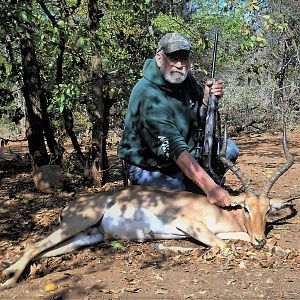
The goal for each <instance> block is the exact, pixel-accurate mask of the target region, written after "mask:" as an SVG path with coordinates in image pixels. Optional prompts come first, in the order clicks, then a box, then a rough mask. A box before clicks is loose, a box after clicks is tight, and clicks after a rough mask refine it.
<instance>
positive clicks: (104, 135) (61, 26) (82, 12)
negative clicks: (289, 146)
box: [0, 0, 300, 187]
mask: <svg viewBox="0 0 300 300" xmlns="http://www.w3.org/2000/svg"><path fill="white" fill-rule="evenodd" d="M298 7H299V1H298V0H284V1H280V0H275V1H273V0H270V1H264V0H262V1H259V0H250V1H242V0H232V1H222V0H220V1H206V0H202V1H185V0H184V1H178V0H177V1H176V0H172V1H171V0H163V1H154V0H144V1H141V0H140V1H127V0H118V1H113V0H106V1H97V0H88V1H86V0H55V1H51V0H37V1H34V0H23V1H18V0H11V1H2V2H1V4H0V20H1V23H0V39H1V47H0V52H1V55H0V118H1V119H0V141H1V145H5V144H7V143H9V142H11V141H16V140H23V139H24V140H26V141H28V149H29V150H28V151H29V155H28V157H29V160H30V164H31V166H32V167H34V166H42V165H47V164H61V163H62V161H63V160H64V159H65V157H64V153H65V151H64V150H65V149H64V145H65V143H66V140H69V141H71V144H72V147H73V148H74V157H75V160H76V163H77V165H79V168H81V169H82V170H83V172H82V174H83V177H84V178H85V179H86V180H87V182H88V183H90V184H91V185H94V186H98V187H100V186H102V185H103V184H105V183H106V182H108V181H109V179H110V175H109V170H110V166H109V164H108V157H107V156H108V155H107V150H108V149H109V148H111V147H112V148H113V147H115V146H116V144H117V143H118V141H119V139H120V136H121V132H122V129H123V121H124V116H125V113H126V108H127V102H128V98H129V94H130V91H131V89H132V87H133V85H134V84H135V82H136V81H137V80H138V79H139V78H140V77H141V76H142V66H143V64H144V61H145V59H146V58H151V57H153V56H154V54H155V49H156V46H157V42H158V40H159V38H160V37H161V36H162V34H164V33H166V32H173V31H176V32H179V33H181V34H184V35H185V36H187V37H188V38H189V39H190V40H191V42H192V44H193V46H194V50H195V54H194V58H193V66H192V71H193V72H194V74H195V76H196V77H197V79H198V81H199V82H200V83H201V82H204V81H205V80H206V79H207V78H208V77H209V74H210V68H211V57H212V43H213V37H214V30H215V28H217V29H218V30H219V32H220V41H219V45H218V59H217V72H216V77H217V78H223V79H225V81H226V85H225V95H224V97H223V99H222V101H221V103H220V112H221V115H222V118H223V119H227V121H228V123H229V129H230V135H231V136H232V135H237V134H241V133H244V132H247V131H248V132H249V131H259V132H262V131H265V130H272V131H274V130H277V129H279V128H281V120H282V117H283V116H284V117H285V119H286V121H287V122H288V125H289V128H290V129H291V130H292V129H293V127H295V126H296V125H297V124H299V122H300V102H299V100H300V93H299V85H300V76H299V75H300V72H299V64H300V54H299V42H300V12H299V9H298ZM69 159H70V157H69ZM74 164H75V163H74ZM69 167H70V164H69Z"/></svg>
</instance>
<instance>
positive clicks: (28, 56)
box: [20, 37, 49, 166]
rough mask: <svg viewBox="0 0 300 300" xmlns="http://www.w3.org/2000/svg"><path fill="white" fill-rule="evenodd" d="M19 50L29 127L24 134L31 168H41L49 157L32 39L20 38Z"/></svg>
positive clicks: (47, 161) (37, 68)
mask: <svg viewBox="0 0 300 300" xmlns="http://www.w3.org/2000/svg"><path fill="white" fill-rule="evenodd" d="M20 48H21V55H22V67H23V74H22V75H23V83H24V91H23V92H24V98H25V105H26V109H27V119H28V125H29V126H28V128H27V132H26V135H27V139H28V147H29V153H30V156H31V158H32V164H33V166H42V165H45V164H48V163H49V156H48V153H47V149H46V145H45V141H44V134H43V128H44V126H43V117H42V108H41V102H40V91H41V89H40V87H41V82H40V76H39V67H38V62H37V59H36V55H35V49H34V45H33V41H32V39H31V38H27V37H23V38H21V40H20Z"/></svg>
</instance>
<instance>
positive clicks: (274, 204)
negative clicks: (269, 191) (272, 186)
mask: <svg viewBox="0 0 300 300" xmlns="http://www.w3.org/2000/svg"><path fill="white" fill-rule="evenodd" d="M292 206H295V204H293V203H292V199H288V200H282V199H280V198H273V199H270V211H273V212H274V211H277V210H280V209H283V208H286V207H292Z"/></svg>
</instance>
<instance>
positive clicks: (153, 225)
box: [100, 205, 186, 241]
mask: <svg viewBox="0 0 300 300" xmlns="http://www.w3.org/2000/svg"><path fill="white" fill-rule="evenodd" d="M100 231H101V233H102V234H103V235H104V236H109V237H110V238H112V239H116V240H138V241H145V240H153V239H182V238H185V237H186V235H184V233H183V232H181V231H179V230H178V229H177V228H176V226H174V225H171V224H164V223H163V222H162V221H161V220H160V219H159V218H158V217H157V216H155V215H154V214H153V213H152V212H150V211H148V210H146V209H144V208H126V210H124V211H122V210H121V209H120V208H119V207H118V206H117V205H113V206H111V207H110V208H107V209H106V211H105V214H104V216H103V218H102V220H101V225H100Z"/></svg>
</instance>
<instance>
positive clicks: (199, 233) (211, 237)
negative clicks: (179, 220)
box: [177, 222, 226, 250]
mask: <svg viewBox="0 0 300 300" xmlns="http://www.w3.org/2000/svg"><path fill="white" fill-rule="evenodd" d="M177 229H178V230H180V231H182V232H184V233H185V234H186V235H187V236H191V237H193V238H194V239H196V240H197V241H199V242H201V243H203V244H205V245H207V246H210V247H217V248H220V249H222V250H223V249H225V248H226V243H225V242H224V241H223V240H222V239H220V238H218V237H217V236H216V235H215V234H214V233H213V232H212V231H210V230H209V229H208V228H207V227H206V225H205V224H204V223H202V222H193V223H192V224H189V225H179V226H177Z"/></svg>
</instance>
